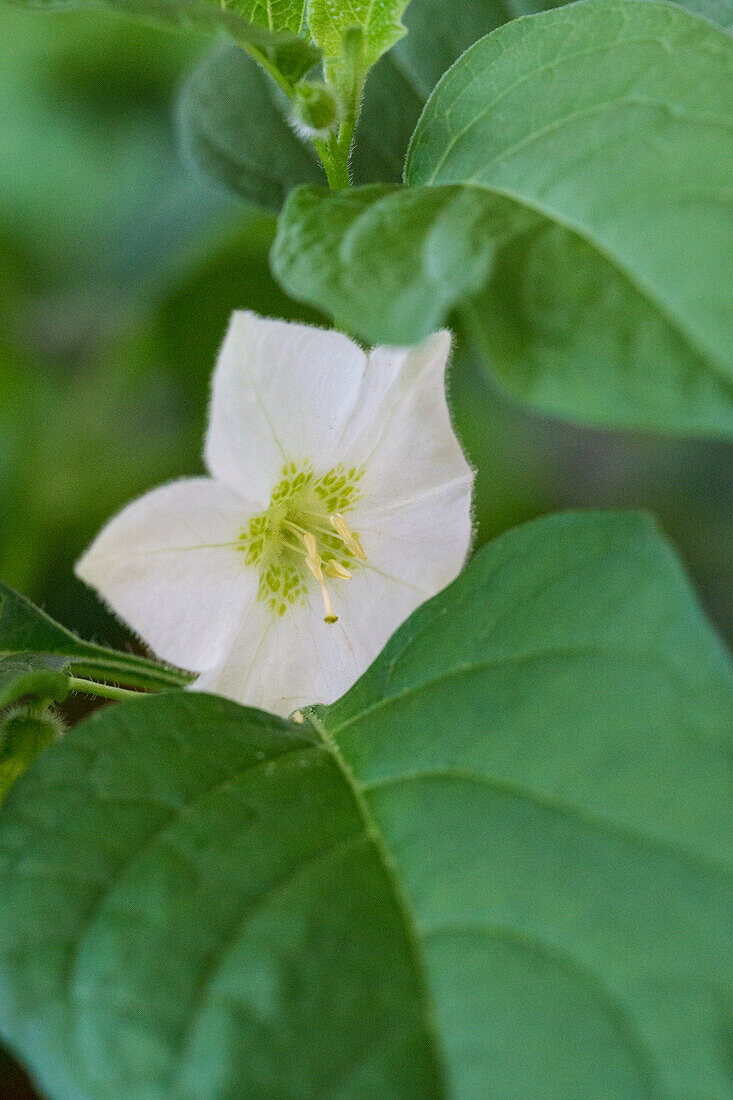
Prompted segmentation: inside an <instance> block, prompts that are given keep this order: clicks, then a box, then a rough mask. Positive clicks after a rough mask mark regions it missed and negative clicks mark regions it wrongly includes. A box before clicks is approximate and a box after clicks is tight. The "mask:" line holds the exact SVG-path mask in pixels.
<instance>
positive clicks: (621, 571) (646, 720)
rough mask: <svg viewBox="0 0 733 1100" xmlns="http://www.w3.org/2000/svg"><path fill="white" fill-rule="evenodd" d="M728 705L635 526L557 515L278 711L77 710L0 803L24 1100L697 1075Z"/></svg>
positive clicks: (163, 705)
mask: <svg viewBox="0 0 733 1100" xmlns="http://www.w3.org/2000/svg"><path fill="white" fill-rule="evenodd" d="M732 704H733V683H732V680H731V673H730V668H729V666H728V663H727V661H726V658H725V656H724V654H723V651H722V648H721V646H720V644H719V643H718V642H717V640H716V639H715V637H714V635H713V634H712V632H711V631H710V629H709V627H708V626H707V625H706V623H705V621H704V620H703V618H702V616H701V614H700V611H699V609H698V607H697V605H696V603H695V600H694V598H693V597H692V595H691V593H690V591H689V588H688V587H687V584H686V582H685V579H684V576H683V575H682V573H681V570H680V567H679V565H678V563H677V562H676V560H675V559H674V557H673V555H672V554H671V553H670V551H669V549H668V547H667V546H666V545H665V543H664V542H663V540H662V539H660V537H659V536H658V534H657V533H656V531H655V530H654V528H653V526H652V525H651V524H650V523H649V522H648V521H647V520H645V519H644V518H642V517H639V516H634V515H604V514H600V513H599V514H593V513H586V514H581V515H566V516H557V517H552V518H549V519H543V520H540V521H537V522H535V523H532V524H529V525H527V526H526V527H523V528H520V529H518V530H515V531H513V532H511V533H510V534H508V535H506V536H504V537H503V538H501V539H499V540H498V541H496V542H495V543H493V544H492V545H490V546H489V547H487V548H485V549H484V550H482V551H481V552H480V553H479V554H478V555H477V556H476V558H475V559H474V561H473V563H472V564H471V565H470V566H469V567H468V569H467V570H466V571H465V572H464V573H463V575H462V576H461V577H460V578H459V579H458V580H457V581H456V582H455V583H454V584H453V585H452V586H451V587H450V588H448V589H447V590H446V591H445V592H443V593H442V594H441V595H439V596H437V597H436V598H435V599H434V600H432V601H430V602H429V603H428V604H426V605H424V606H423V607H422V608H421V609H420V610H419V611H418V612H417V613H416V614H415V615H414V616H413V617H412V618H411V619H410V620H409V621H408V622H407V623H406V624H405V625H404V626H403V627H402V628H401V629H400V630H399V631H398V632H397V634H396V635H395V636H394V638H393V639H392V640H391V642H390V643H389V644H388V646H387V649H386V650H385V651H384V653H383V654H382V655H381V656H380V657H379V658H378V660H377V661H376V662H375V664H374V665H373V666H372V668H371V670H370V671H369V672H367V674H366V675H365V676H364V677H363V678H362V680H361V681H360V683H359V684H357V685H356V686H355V687H354V688H353V689H352V691H350V692H349V693H348V695H346V696H345V697H344V699H342V700H341V701H340V702H339V703H337V704H335V705H334V706H333V707H331V708H329V709H327V710H317V711H315V712H314V713H313V714H312V715H310V723H309V722H306V723H305V724H302V725H299V726H298V725H295V724H292V723H287V722H283V721H281V720H279V719H276V718H274V717H272V716H269V715H266V714H263V713H261V712H256V711H252V710H247V709H244V708H240V707H237V706H235V705H234V704H231V703H229V702H226V701H224V700H221V699H216V698H212V697H206V696H195V695H189V694H184V693H170V694H166V695H160V696H157V697H154V698H146V699H142V700H140V701H135V702H133V703H129V704H128V703H126V704H123V705H121V706H116V707H110V708H107V709H106V710H104V711H102V712H99V713H98V714H97V715H95V716H94V717H93V718H92V719H90V720H89V721H88V722H86V723H84V724H83V725H81V726H79V727H77V728H76V729H74V730H72V731H71V732H70V733H69V734H68V735H67V736H66V738H65V739H64V741H63V742H61V743H59V744H58V745H56V746H54V747H52V748H51V749H49V750H48V751H47V752H46V753H45V754H44V756H43V757H42V758H41V760H40V761H39V762H38V763H37V764H36V765H34V767H33V768H32V769H31V770H30V771H29V772H28V773H27V775H26V776H25V777H24V778H23V779H21V780H20V782H19V783H18V784H17V785H16V787H15V788H14V790H13V791H12V792H11V794H10V796H9V798H8V801H7V803H6V806H5V807H4V809H3V812H2V815H0V986H1V987H2V991H3V996H2V998H0V1025H1V1026H2V1029H3V1034H4V1035H6V1036H7V1037H8V1038H9V1040H10V1041H11V1043H12V1044H13V1046H14V1047H15V1049H16V1050H17V1051H18V1052H19V1053H20V1054H21V1056H22V1057H23V1058H24V1059H25V1060H26V1061H27V1063H28V1064H29V1066H30V1067H31V1069H32V1071H33V1073H34V1074H35V1075H36V1076H37V1078H38V1080H39V1082H40V1084H41V1086H42V1088H43V1090H44V1093H45V1095H46V1096H47V1097H48V1098H49V1100H82V1098H86V1097H101V1096H110V1097H114V1098H115V1100H133V1098H135V1100H137V1098H138V1097H140V1096H142V1095H144V1096H146V1097H149V1098H150V1100H191V1098H193V1097H198V1096H209V1095H211V1096H213V1095H216V1096H217V1097H218V1098H219V1100H240V1098H241V1097H244V1096H252V1097H260V1096H262V1097H265V1096H273V1097H274V1096H277V1097H278V1098H280V1097H282V1098H292V1100H295V1098H296V1097H297V1098H298V1100H309V1098H312V1100H316V1098H318V1100H321V1098H322V1097H324V1096H342V1097H358V1096H363V1097H372V1096H374V1097H376V1096H379V1097H382V1096H385V1097H386V1096H389V1097H394V1098H395V1100H398V1098H399V1100H431V1098H433V1100H437V1098H439V1097H440V1098H444V1100H445V1098H450V1100H459V1098H460V1100H465V1098H475V1100H484V1098H485V1097H487V1096H501V1097H507V1098H517V1100H535V1098H536V1100H570V1098H578V1100H585V1098H586V1097H592V1096H593V1097H594V1096H603V1097H604V1098H606V1097H607V1098H609V1100H614V1098H618V1100H621V1098H623V1100H629V1098H631V1097H638V1098H639V1100H642V1098H648V1097H650V1096H655V1097H660V1098H662V1097H666V1098H669V1100H672V1097H675V1096H718V1095H720V1096H722V1095H724V1093H725V1090H726V1087H727V1085H726V1076H727V1064H726V1061H725V1058H724V1054H723V1051H722V1048H721V1045H720V1018H721V1017H720V1013H721V1011H722V1009H721V1004H722V1002H721V999H720V996H719V991H720V990H723V989H725V988H726V983H728V984H729V981H730V976H729V974H728V972H729V970H730V950H729V944H728V940H729V914H730V905H731V900H732V899H731V875H730V852H729V836H730V823H729V822H728V821H727V820H726V817H725V814H726V805H727V791H726V778H725V774H724V773H725V767H726V764H727V762H728V761H729V759H730V756H729V753H730V744H729V738H730V728H729V714H730V708H731V705H732ZM518 1052H519V1056H518Z"/></svg>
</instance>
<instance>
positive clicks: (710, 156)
mask: <svg viewBox="0 0 733 1100" xmlns="http://www.w3.org/2000/svg"><path fill="white" fill-rule="evenodd" d="M517 73H521V74H522V75H521V79H519V78H518V77H517V75H516V74H517ZM732 108H733V43H731V40H730V38H729V36H727V35H725V34H723V33H722V32H721V31H719V30H717V29H716V28H714V27H713V26H711V25H710V24H708V23H706V22H703V21H702V20H699V19H696V18H694V17H692V16H689V15H687V14H686V13H684V12H682V11H680V10H678V9H676V8H673V7H671V6H669V5H666V4H658V3H653V2H652V3H644V4H637V3H635V2H634V3H631V2H624V0H620V2H614V0H611V2H609V0H588V2H587V3H583V4H578V5H575V6H572V7H567V8H563V9H560V10H558V11H555V12H550V13H547V14H543V15H538V16H534V17H531V18H528V19H525V20H518V21H516V22H514V23H511V24H508V25H507V26H505V27H503V28H501V29H500V30H498V31H496V32H494V34H492V35H489V36H488V37H487V38H485V39H483V40H482V41H481V42H479V43H477V44H476V45H475V46H474V47H472V48H471V49H470V50H469V51H468V53H466V54H465V55H464V56H463V58H461V59H460V60H459V61H458V62H457V63H456V64H455V66H454V67H453V68H452V69H451V70H450V71H449V73H448V74H447V75H446V77H445V78H444V80H443V81H441V83H440V84H439V86H438V88H437V89H436V91H435V92H434V94H433V96H432V97H431V99H430V101H429V103H428V105H427V107H426V109H425V113H424V115H423V117H422V118H421V121H420V124H419V126H418V128H417V130H416V132H415V135H414V139H413V144H412V150H411V154H410V157H409V160H408V164H407V170H406V180H407V182H408V184H410V185H411V186H410V188H409V189H407V190H405V191H402V192H398V193H394V192H391V191H390V192H384V191H378V190H377V191H363V192H357V193H355V194H352V195H350V196H347V197H346V198H344V197H343V196H341V195H336V196H328V195H327V194H326V193H325V192H323V193H315V192H310V191H306V192H296V193H295V194H294V196H293V197H292V198H291V199H290V201H289V202H288V204H287V205H286V207H285V210H284V213H283V216H282V218H281V223H280V227H279V235H278V241H277V243H276V246H275V251H274V253H273V264H274V270H275V273H276V274H277V276H278V278H280V280H281V282H282V283H283V285H284V286H285V287H286V288H287V289H288V290H289V292H290V293H291V294H294V295H297V296H300V297H302V298H303V299H304V300H306V301H309V302H311V303H313V304H317V305H318V306H319V307H321V308H323V309H325V310H327V311H328V312H329V313H331V315H332V316H334V317H335V318H337V320H338V323H339V324H341V325H342V326H344V327H346V328H348V329H351V330H352V331H354V332H355V333H357V334H358V335H359V336H361V337H362V338H364V339H365V340H369V341H383V340H387V341H389V342H403V341H412V340H415V339H418V338H420V337H422V336H424V335H425V334H426V333H428V332H429V331H431V330H433V329H434V328H435V327H436V326H437V325H439V324H440V323H441V322H442V320H443V319H444V318H445V316H446V314H447V313H448V311H449V310H450V309H451V308H453V307H455V306H460V307H463V308H464V310H465V314H466V318H467V320H468V321H469V323H470V326H471V329H472V332H473V335H474V337H475V339H476V340H477V342H479V343H480V344H481V345H482V346H483V348H484V350H485V352H486V355H487V358H488V363H489V366H490V368H491V369H492V370H493V371H494V372H495V373H496V374H497V376H498V377H499V378H500V380H501V381H502V382H503V384H504V385H505V386H506V387H507V388H508V389H510V390H511V391H512V392H513V393H514V394H516V395H517V396H519V397H521V398H522V399H523V400H525V401H527V402H528V403H530V404H532V405H535V406H537V407H539V408H541V409H543V410H545V411H549V412H551V413H556V414H559V415H563V416H566V417H571V418H575V419H578V420H582V421H587V422H591V423H598V424H608V425H623V426H634V427H639V428H651V429H655V430H665V431H666V430H669V431H678V432H697V433H708V434H715V435H721V436H730V435H732V434H733V341H731V337H730V332H731V322H732V320H733V319H732V318H731V315H730V295H729V294H728V293H727V287H728V286H729V285H730V283H731V280H732V279H733V258H732V257H733V253H732V251H731V248H730V243H729V242H730V213H729V210H728V207H727V204H726V200H725V196H726V193H727V186H728V183H727V182H726V181H728V182H729V180H730V178H731V175H732V174H733V140H732V137H731V131H730V126H729V119H730V116H731V109H732ZM324 265H325V266H324Z"/></svg>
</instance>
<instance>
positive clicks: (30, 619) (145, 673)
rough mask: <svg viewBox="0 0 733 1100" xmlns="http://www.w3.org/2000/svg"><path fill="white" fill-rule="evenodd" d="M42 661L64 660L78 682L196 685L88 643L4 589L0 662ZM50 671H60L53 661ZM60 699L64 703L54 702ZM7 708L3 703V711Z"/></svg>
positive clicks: (162, 668)
mask: <svg viewBox="0 0 733 1100" xmlns="http://www.w3.org/2000/svg"><path fill="white" fill-rule="evenodd" d="M38 655H47V656H48V657H49V658H50V657H51V656H52V655H53V656H56V657H62V658H64V659H65V660H64V662H63V666H64V667H66V666H67V665H68V668H69V669H70V671H71V672H72V673H73V675H74V676H79V677H85V676H91V677H92V678H93V679H97V680H101V681H104V682H106V683H113V684H127V685H129V686H130V687H140V688H152V689H157V690H160V689H162V688H166V687H168V688H172V687H182V686H183V685H184V684H187V683H189V682H190V680H191V676H189V675H188V673H185V672H181V671H180V670H179V669H174V668H169V667H167V666H166V665H161V664H158V663H157V662H156V661H149V660H147V659H146V658H145V657H137V656H135V655H134V654H132V653H120V652H118V651H117V650H114V649H106V648H105V647H104V646H99V645H94V644H93V643H91V642H83V641H82V640H81V639H80V638H77V637H76V635H75V634H72V633H71V631H70V630H67V629H66V628H65V627H63V626H61V625H60V624H59V623H56V622H54V620H53V619H51V618H49V616H48V615H46V614H45V613H44V612H43V611H41V610H40V609H39V608H37V607H34V606H33V604H32V603H31V602H30V600H27V599H26V598H25V596H21V595H19V593H17V592H14V591H13V590H12V588H8V587H7V586H6V585H4V584H0V659H3V658H9V659H11V661H13V662H15V661H17V660H18V659H19V656H20V659H21V660H22V662H26V661H27V660H30V661H32V662H34V663H35V662H37V661H38V659H39V658H38ZM41 665H42V666H44V667H48V668H57V667H59V666H57V665H56V663H55V662H54V661H53V660H42V661H41ZM54 698H61V697H60V696H56V695H55V696H54ZM1 705H3V704H2V703H1V702H0V706H1Z"/></svg>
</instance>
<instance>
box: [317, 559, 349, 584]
mask: <svg viewBox="0 0 733 1100" xmlns="http://www.w3.org/2000/svg"><path fill="white" fill-rule="evenodd" d="M323 572H324V573H325V574H326V575H327V576H329V577H338V579H339V580H342V581H350V580H351V573H350V572H349V570H348V569H346V568H345V567H344V566H343V565H342V564H341V562H338V561H336V559H335V558H329V560H328V561H327V562H326V564H325V565H324V567H323Z"/></svg>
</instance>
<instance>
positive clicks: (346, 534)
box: [328, 512, 367, 561]
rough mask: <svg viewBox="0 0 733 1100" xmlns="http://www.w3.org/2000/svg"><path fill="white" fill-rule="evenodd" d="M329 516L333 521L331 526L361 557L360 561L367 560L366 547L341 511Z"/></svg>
mask: <svg viewBox="0 0 733 1100" xmlns="http://www.w3.org/2000/svg"><path fill="white" fill-rule="evenodd" d="M328 518H329V520H330V521H331V526H332V527H333V528H334V530H335V531H336V533H337V534H338V535H339V536H340V537H341V538H342V539H343V541H344V542H345V543H346V545H347V546H348V548H349V550H350V551H351V553H352V554H354V556H355V557H357V558H359V560H360V561H366V560H367V556H366V554H365V553H364V547H363V546H362V545H361V543H360V542H359V540H358V538H357V537H356V535H355V534H354V532H353V531H352V530H351V528H350V527H349V525H348V523H347V522H346V520H345V519H344V517H343V516H342V515H341V513H340V512H334V513H333V515H332V516H329V517H328Z"/></svg>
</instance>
